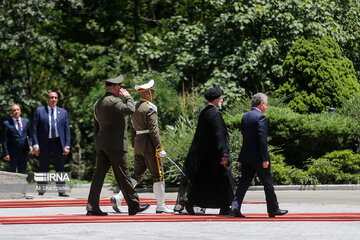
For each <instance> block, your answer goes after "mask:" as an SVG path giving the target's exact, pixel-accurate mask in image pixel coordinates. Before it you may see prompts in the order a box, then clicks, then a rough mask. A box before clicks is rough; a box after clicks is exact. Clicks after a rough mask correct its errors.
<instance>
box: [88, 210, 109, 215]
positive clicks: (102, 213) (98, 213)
mask: <svg viewBox="0 0 360 240" xmlns="http://www.w3.org/2000/svg"><path fill="white" fill-rule="evenodd" d="M86 215H88V216H107V215H108V214H107V213H106V212H103V211H101V210H99V211H96V212H93V211H87V213H86Z"/></svg>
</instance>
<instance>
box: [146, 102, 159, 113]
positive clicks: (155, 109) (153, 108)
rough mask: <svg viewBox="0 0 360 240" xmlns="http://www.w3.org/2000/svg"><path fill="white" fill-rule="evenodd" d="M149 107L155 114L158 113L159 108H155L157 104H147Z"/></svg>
mask: <svg viewBox="0 0 360 240" xmlns="http://www.w3.org/2000/svg"><path fill="white" fill-rule="evenodd" d="M146 103H147V105H148V107H149V108H150V109H152V110H154V111H155V112H157V107H156V106H155V104H153V103H151V102H146Z"/></svg>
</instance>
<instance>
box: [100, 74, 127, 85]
mask: <svg viewBox="0 0 360 240" xmlns="http://www.w3.org/2000/svg"><path fill="white" fill-rule="evenodd" d="M123 80H124V76H123V75H119V76H117V77H116V78H110V79H106V80H103V82H104V83H106V85H120V84H121V83H122V81H123Z"/></svg>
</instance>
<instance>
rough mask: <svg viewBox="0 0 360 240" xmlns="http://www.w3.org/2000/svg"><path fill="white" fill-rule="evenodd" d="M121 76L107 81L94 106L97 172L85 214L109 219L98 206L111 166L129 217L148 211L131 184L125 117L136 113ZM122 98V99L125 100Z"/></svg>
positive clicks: (147, 205) (132, 100)
mask: <svg viewBox="0 0 360 240" xmlns="http://www.w3.org/2000/svg"><path fill="white" fill-rule="evenodd" d="M123 79H124V77H123V76H122V75H120V76H118V77H117V78H112V79H107V80H104V82H105V84H106V93H105V95H104V96H102V97H101V98H99V100H97V101H96V103H95V104H94V136H95V149H96V170H95V173H94V176H93V179H92V182H91V187H90V192H89V197H88V202H87V206H86V210H87V213H86V215H96V216H106V215H107V213H106V212H102V211H101V210H100V207H99V198H100V193H101V188H102V186H103V183H104V178H105V176H106V173H107V172H108V171H109V169H110V166H111V167H112V169H113V171H114V175H115V179H116V181H117V183H118V184H119V187H120V189H121V191H122V193H123V194H124V197H125V200H126V203H127V205H128V207H129V215H135V214H137V213H139V212H142V211H145V210H146V209H147V208H149V207H150V205H149V204H144V205H140V201H139V196H138V195H137V193H136V191H135V189H134V188H133V185H132V184H131V181H130V174H129V168H128V162H127V158H126V153H127V151H128V141H127V126H126V116H127V115H131V114H133V113H134V111H135V104H134V99H133V98H132V97H131V96H130V94H129V93H128V91H127V90H126V89H124V88H122V85H121V83H122V81H123ZM119 97H123V98H124V99H125V100H124V101H122V100H121V99H120V98H119Z"/></svg>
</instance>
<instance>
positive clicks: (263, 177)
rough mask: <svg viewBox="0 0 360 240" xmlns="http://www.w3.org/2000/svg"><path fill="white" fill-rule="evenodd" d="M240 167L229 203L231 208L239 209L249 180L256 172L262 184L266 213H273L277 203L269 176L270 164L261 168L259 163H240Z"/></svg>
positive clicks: (249, 182)
mask: <svg viewBox="0 0 360 240" xmlns="http://www.w3.org/2000/svg"><path fill="white" fill-rule="evenodd" d="M241 167H242V170H241V177H240V180H239V184H238V186H237V189H236V193H235V197H234V200H233V202H232V204H231V209H233V210H240V208H241V204H242V202H243V200H244V197H245V193H246V191H247V190H248V188H249V186H250V184H251V181H252V180H253V178H254V177H255V173H257V174H258V176H259V178H260V181H261V182H262V184H263V185H264V191H265V197H266V204H267V211H268V213H273V212H275V211H276V210H278V208H279V205H278V201H277V198H276V195H275V191H274V184H273V180H272V177H271V172H270V166H269V167H268V168H263V167H262V164H261V163H256V164H249V163H242V166H241Z"/></svg>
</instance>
